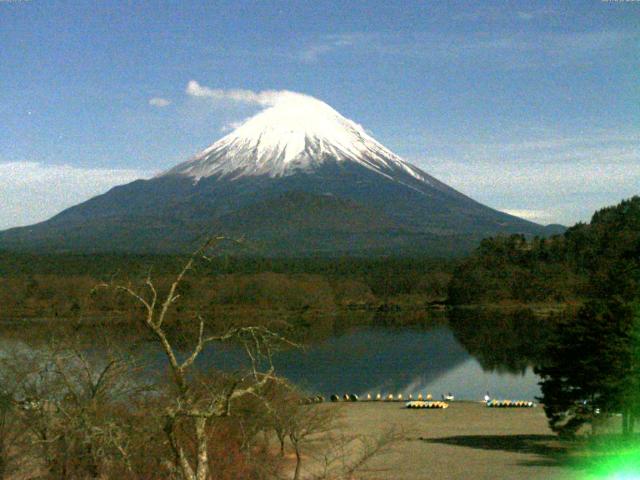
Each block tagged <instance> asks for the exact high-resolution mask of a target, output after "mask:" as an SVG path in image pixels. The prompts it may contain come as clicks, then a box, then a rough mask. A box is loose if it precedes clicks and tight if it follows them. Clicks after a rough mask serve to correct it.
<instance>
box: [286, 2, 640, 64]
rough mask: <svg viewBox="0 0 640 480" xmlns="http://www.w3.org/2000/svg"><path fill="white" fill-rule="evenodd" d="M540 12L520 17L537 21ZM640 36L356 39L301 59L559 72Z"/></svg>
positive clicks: (329, 39)
mask: <svg viewBox="0 0 640 480" xmlns="http://www.w3.org/2000/svg"><path fill="white" fill-rule="evenodd" d="M539 15H540V13H539V12H520V16H521V17H522V19H523V20H524V19H532V18H535V17H536V16H539ZM639 37H640V35H639V34H638V33H637V32H634V31H618V30H602V31H591V32H572V33H560V32H539V31H531V32H526V31H524V32H508V33H503V34H487V33H475V34H467V35H464V36H462V35H456V34H444V33H430V34H404V33H375V32H374V33H351V34H342V35H325V36H321V37H319V38H316V39H315V40H313V41H310V42H308V43H307V44H306V45H304V46H303V47H302V48H301V49H300V50H299V51H298V52H297V53H296V55H295V57H296V58H297V59H298V60H300V61H303V62H315V61H318V60H321V59H322V58H323V57H326V56H329V55H332V54H335V53H337V52H348V53H350V54H352V55H376V56H389V57H399V58H402V57H405V58H416V59H422V60H430V61H433V62H446V63H456V62H464V63H468V62H470V61H473V60H477V61H481V62H483V64H484V65H485V67H500V68H508V69H513V68H522V67H529V68H530V67H553V66H560V65H566V64H572V63H584V62H585V61H588V59H590V58H596V59H599V60H600V61H603V60H606V61H614V57H615V55H610V56H607V55H604V54H606V53H607V52H609V53H612V52H614V53H616V54H619V53H620V52H624V51H629V49H632V48H636V47H634V45H635V44H634V41H637V40H638V38H639Z"/></svg>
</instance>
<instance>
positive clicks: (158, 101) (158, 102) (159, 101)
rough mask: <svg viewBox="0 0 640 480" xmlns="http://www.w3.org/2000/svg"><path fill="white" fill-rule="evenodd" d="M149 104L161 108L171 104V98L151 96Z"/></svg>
mask: <svg viewBox="0 0 640 480" xmlns="http://www.w3.org/2000/svg"><path fill="white" fill-rule="evenodd" d="M149 105H151V106H152V107H158V108H163V107H167V106H169V105H171V100H167V99H166V98H162V97H153V98H151V99H149Z"/></svg>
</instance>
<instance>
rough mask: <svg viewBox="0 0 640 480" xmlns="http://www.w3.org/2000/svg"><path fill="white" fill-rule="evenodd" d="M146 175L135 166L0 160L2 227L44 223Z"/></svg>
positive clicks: (0, 227)
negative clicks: (113, 188) (78, 165)
mask: <svg viewBox="0 0 640 480" xmlns="http://www.w3.org/2000/svg"><path fill="white" fill-rule="evenodd" d="M145 176H146V175H145V173H144V172H141V171H138V170H133V169H102V168H81V167H74V166H71V165H45V164H43V163H39V162H8V163H0V198H2V199H3V201H2V202H0V229H5V228H10V227H16V226H22V225H30V224H32V223H36V222H41V221H43V220H46V219H47V218H50V217H52V216H53V215H55V214H57V213H59V212H60V211H62V210H63V209H65V208H68V207H71V206H73V205H76V204H78V203H80V202H83V201H85V200H88V199H89V198H91V197H94V196H95V195H98V194H101V193H104V192H106V191H107V190H109V189H110V188H111V187H114V186H116V185H121V184H124V183H128V182H131V181H133V180H136V179H138V178H142V177H145Z"/></svg>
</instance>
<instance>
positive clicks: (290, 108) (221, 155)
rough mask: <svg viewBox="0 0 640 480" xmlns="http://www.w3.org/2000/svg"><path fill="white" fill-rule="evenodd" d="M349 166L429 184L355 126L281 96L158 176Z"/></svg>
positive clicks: (313, 103) (304, 99) (277, 173)
mask: <svg viewBox="0 0 640 480" xmlns="http://www.w3.org/2000/svg"><path fill="white" fill-rule="evenodd" d="M328 160H332V161H337V162H345V161H350V162H355V163H358V164H360V165H362V166H364V167H366V168H368V169H370V170H373V171H375V172H377V173H379V174H381V175H384V176H385V177H388V178H392V177H393V175H394V172H398V171H402V172H404V173H406V174H409V175H411V176H412V177H414V178H415V179H417V180H419V181H422V182H425V183H430V180H429V178H427V177H426V176H425V175H424V174H423V173H422V172H421V171H420V170H419V169H417V168H416V167H414V166H412V165H410V164H408V163H406V162H405V161H403V160H402V159H401V158H400V157H398V156H397V155H395V154H394V153H393V152H391V151H390V150H388V149H387V148H385V147H384V146H383V145H381V144H380V143H379V142H377V141H376V140H375V139H374V138H372V137H371V136H369V135H368V134H367V133H366V132H365V131H364V129H363V128H362V127H361V126H360V125H358V124H357V123H355V122H353V121H351V120H349V119H347V118H345V117H343V116H342V115H340V114H339V113H338V112H337V111H335V110H334V109H333V108H331V107H330V106H329V105H327V104H326V103H324V102H322V101H320V100H317V99H315V98H313V97H310V96H307V95H303V94H299V93H294V92H286V93H285V94H282V95H280V96H279V97H278V100H277V102H276V103H275V104H274V105H273V106H271V107H269V108H267V109H266V110H263V111H261V112H260V113H258V114H257V115H255V116H253V117H252V118H250V119H249V120H247V121H246V122H244V123H243V124H242V125H241V126H240V127H238V128H237V129H236V130H234V131H233V132H231V133H230V134H228V135H227V136H225V137H223V138H222V139H220V140H218V141H217V142H216V143H214V144H213V145H211V146H210V147H209V148H207V149H205V150H204V151H202V152H201V153H199V154H198V155H196V156H195V157H194V158H192V159H191V160H188V161H186V162H184V163H181V164H179V165H177V166H176V167H174V168H172V169H171V170H169V171H167V172H165V173H163V174H162V176H165V175H184V176H188V177H193V178H194V179H196V180H199V179H201V178H203V177H210V176H213V175H220V176H221V177H228V178H230V179H236V178H239V177H243V176H256V175H267V176H269V177H282V176H287V175H291V174H293V173H296V172H300V171H312V170H313V169H314V167H316V166H318V165H320V164H322V163H323V162H325V161H328Z"/></svg>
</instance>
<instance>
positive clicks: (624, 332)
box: [536, 300, 640, 436]
mask: <svg viewBox="0 0 640 480" xmlns="http://www.w3.org/2000/svg"><path fill="white" fill-rule="evenodd" d="M639 323H640V322H639V319H638V314H637V310H636V309H635V308H633V307H631V306H630V305H629V304H627V303H624V302H621V301H603V300H592V301H590V302H589V303H587V304H586V305H585V306H584V307H583V308H582V309H581V310H580V311H579V313H578V315H577V317H576V318H575V319H566V320H565V321H563V322H561V323H559V325H558V328H557V332H556V335H555V340H554V341H553V342H552V343H551V344H550V346H549V348H548V350H547V359H546V361H545V362H544V364H543V365H541V366H539V367H538V368H537V369H536V373H538V375H540V377H541V380H542V381H541V383H540V385H541V390H542V397H541V399H540V400H542V402H543V403H544V409H545V413H546V415H547V417H548V419H549V424H550V426H551V428H552V429H553V430H554V431H555V432H558V433H559V434H561V435H566V436H572V435H573V434H575V432H576V430H577V429H578V428H579V427H580V426H582V425H583V424H585V423H590V422H593V420H594V419H595V418H596V417H597V416H598V415H608V414H612V413H617V412H621V413H622V414H623V430H624V431H625V433H626V432H628V431H631V430H632V428H633V420H632V418H633V413H634V412H638V407H639V406H640V398H638V395H637V392H638V383H639V379H640V368H639V365H638V363H639V362H638V355H637V354H638V343H637V340H638V339H639V338H640V337H639V335H638V332H639Z"/></svg>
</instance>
